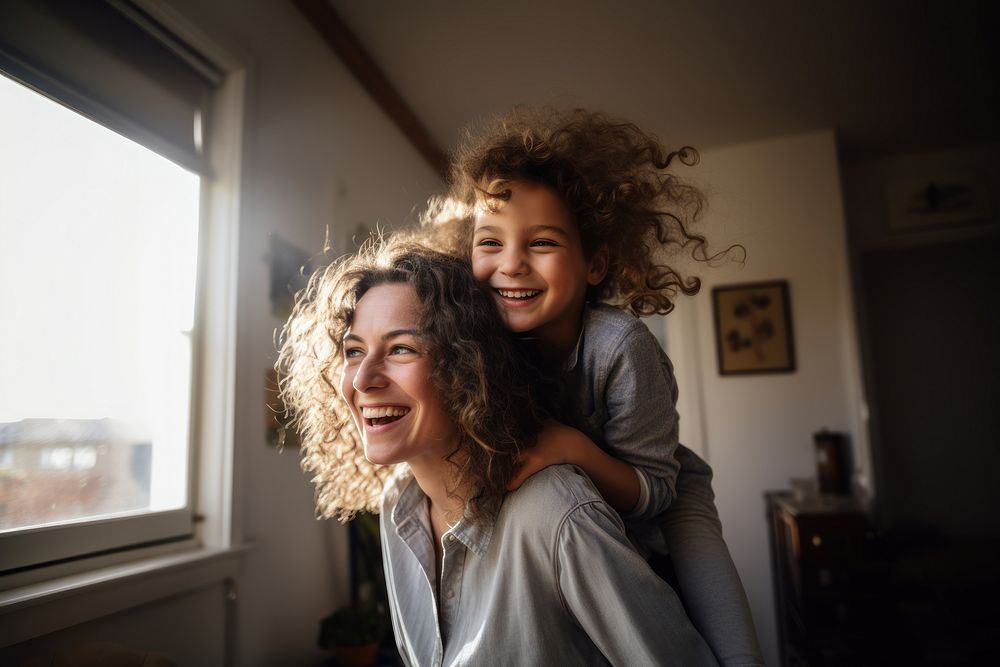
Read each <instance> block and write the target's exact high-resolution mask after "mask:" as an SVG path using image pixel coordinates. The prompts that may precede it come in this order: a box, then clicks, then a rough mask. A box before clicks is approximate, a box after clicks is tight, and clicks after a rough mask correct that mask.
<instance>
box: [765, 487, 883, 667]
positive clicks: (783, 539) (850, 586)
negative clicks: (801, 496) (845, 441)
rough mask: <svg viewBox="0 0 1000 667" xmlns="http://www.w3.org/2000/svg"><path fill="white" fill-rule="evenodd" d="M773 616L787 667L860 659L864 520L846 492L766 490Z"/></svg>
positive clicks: (863, 609) (865, 602) (864, 608)
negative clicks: (806, 496) (810, 495)
mask: <svg viewBox="0 0 1000 667" xmlns="http://www.w3.org/2000/svg"><path fill="white" fill-rule="evenodd" d="M765 498H766V500H767V508H768V525H769V526H770V533H771V534H770V542H771V564H772V570H773V576H774V592H775V600H776V608H777V614H778V639H779V643H780V649H781V663H782V665H784V666H786V667H802V666H804V665H810V666H812V667H818V666H822V665H845V664H860V660H858V658H860V655H859V653H861V652H863V651H864V647H865V644H866V643H867V642H866V641H865V638H864V635H865V629H864V627H863V625H864V624H863V622H862V621H861V619H863V618H864V617H865V616H866V611H867V610H868V609H870V608H871V607H870V605H869V604H868V603H869V602H870V600H867V599H866V598H867V594H866V592H865V590H866V585H865V578H866V576H867V573H868V570H867V569H866V566H865V562H866V559H865V549H866V539H867V538H866V535H867V534H868V532H869V523H868V520H867V517H866V516H865V513H864V512H863V511H862V508H861V507H860V506H859V505H858V504H857V503H856V502H855V501H854V500H853V499H851V498H850V497H847V496H833V495H820V496H818V497H816V498H814V499H811V500H807V501H798V500H796V499H795V498H794V497H793V496H792V494H791V493H787V492H770V493H767V494H765Z"/></svg>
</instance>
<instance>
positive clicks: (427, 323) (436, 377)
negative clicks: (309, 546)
mask: <svg viewBox="0 0 1000 667" xmlns="http://www.w3.org/2000/svg"><path fill="white" fill-rule="evenodd" d="M385 284H407V285H410V286H412V287H413V288H414V290H415V291H416V293H417V298H418V299H419V301H420V304H421V315H420V323H419V326H420V331H421V338H422V339H423V340H424V341H426V343H427V345H428V354H429V355H430V356H431V359H432V360H433V371H432V373H431V382H432V383H433V385H434V387H435V389H436V391H437V393H438V394H439V396H440V397H441V399H442V400H443V402H444V404H445V406H446V409H447V411H448V413H449V415H450V416H451V417H452V419H453V420H454V422H455V424H456V425H457V427H458V431H459V442H458V447H457V449H456V452H455V453H454V454H453V455H452V456H451V457H450V459H449V460H450V461H451V462H452V463H453V464H454V465H455V466H456V479H457V480H458V481H459V483H461V484H462V486H463V487H470V488H472V489H473V493H474V498H473V499H472V502H471V503H470V506H469V509H468V515H469V516H470V517H471V518H472V519H473V520H477V519H479V518H481V517H485V516H487V515H490V514H492V513H494V512H496V510H497V509H498V508H499V506H500V502H501V501H502V499H503V495H504V493H505V491H506V487H507V484H508V483H509V482H510V480H511V479H512V478H513V475H514V470H515V468H516V465H517V460H518V455H519V453H520V451H521V449H522V448H524V447H528V446H531V445H533V444H534V440H535V436H536V435H537V433H538V431H539V430H540V429H541V423H542V421H543V419H544V418H545V413H544V412H543V409H542V408H541V407H537V406H540V405H542V403H540V401H539V397H538V396H536V395H535V388H534V386H533V385H535V384H537V382H536V380H538V379H539V378H540V376H539V375H538V373H537V371H535V369H534V368H533V367H532V366H530V365H529V362H528V361H527V357H526V356H525V354H524V353H523V352H522V351H521V350H520V349H519V348H518V347H517V345H518V343H517V342H516V341H515V340H514V338H513V337H512V336H511V335H510V334H509V333H507V332H506V331H505V329H504V327H503V321H502V319H501V317H500V314H499V312H498V311H497V308H496V305H495V304H494V303H493V298H492V297H491V296H490V295H489V294H487V293H486V292H484V291H483V290H482V289H480V288H479V286H478V285H477V284H476V281H475V279H474V278H473V276H472V271H471V269H470V268H469V266H468V263H467V262H465V261H463V260H461V259H459V258H457V257H454V256H450V255H446V254H442V253H439V252H435V251H433V250H431V249H429V248H427V247H424V246H421V245H419V244H416V243H412V242H408V241H406V240H404V239H402V238H397V239H394V240H393V239H390V240H389V241H374V240H373V241H371V242H369V243H368V244H366V245H365V246H364V247H363V248H362V249H361V251H359V252H358V253H357V254H356V255H352V256H348V257H346V258H343V259H341V260H339V261H338V262H336V263H334V264H331V265H330V266H328V267H327V268H326V269H324V270H322V271H319V272H317V273H316V274H314V275H313V276H312V278H310V280H309V284H308V286H307V287H306V288H305V289H304V290H302V291H301V292H300V293H299V294H298V295H296V303H295V308H294V310H293V312H292V315H291V317H290V318H289V319H288V322H287V323H286V324H285V327H284V329H283V331H282V336H281V340H282V344H281V348H280V351H279V355H278V360H277V362H276V363H275V368H276V369H277V371H278V376H279V386H280V390H281V398H282V400H283V401H284V404H285V406H286V408H287V410H288V412H289V414H290V415H291V417H292V423H291V427H293V428H295V429H296V430H297V431H298V433H299V436H300V438H301V441H302V466H303V468H305V469H306V470H308V471H310V472H313V473H315V477H314V478H313V481H314V482H315V484H316V495H317V500H316V503H317V508H318V513H319V514H320V515H322V516H325V517H336V518H338V519H341V520H347V519H349V518H351V517H352V516H353V515H354V514H355V513H356V512H358V511H369V512H377V511H378V510H379V504H380V499H381V496H382V491H383V488H384V486H385V483H386V481H387V479H388V478H389V476H390V475H391V474H392V472H393V469H394V466H378V465H375V464H373V463H371V462H369V461H368V460H367V459H366V458H365V455H364V448H363V446H362V443H361V437H360V435H359V433H358V431H357V428H356V426H355V424H354V421H353V419H352V417H351V412H350V409H349V407H348V405H347V404H346V402H345V401H344V398H343V396H342V395H341V392H340V388H339V387H340V376H341V372H342V369H343V365H344V350H343V339H344V334H345V333H346V332H347V330H348V329H349V328H350V326H351V320H352V318H353V315H354V310H355V307H356V306H357V303H358V301H359V300H360V299H361V297H363V296H364V295H365V293H366V292H367V291H368V290H370V289H372V288H373V287H376V286H378V285H385Z"/></svg>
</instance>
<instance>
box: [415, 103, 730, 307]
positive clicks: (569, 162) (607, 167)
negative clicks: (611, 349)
mask: <svg viewBox="0 0 1000 667" xmlns="http://www.w3.org/2000/svg"><path fill="white" fill-rule="evenodd" d="M675 161H679V162H680V163H682V164H684V165H688V166H691V165H694V164H696V163H697V162H698V153H697V152H696V151H695V150H694V149H693V148H691V147H689V146H686V147H684V148H681V149H680V150H677V151H673V152H667V151H666V150H665V149H664V148H663V146H662V145H661V144H660V143H659V141H658V140H657V139H656V138H655V137H653V136H651V135H649V134H647V133H645V132H643V131H642V130H640V129H639V128H638V127H636V126H635V125H633V124H632V123H628V122H625V121H621V120H617V119H615V118H612V117H610V116H607V115H605V114H602V113H596V112H591V111H586V110H583V109H575V110H572V111H555V110H552V109H529V108H517V109H515V110H514V111H512V112H510V113H508V114H506V115H503V116H498V117H495V118H493V119H492V120H490V121H488V122H487V123H486V124H485V125H483V126H482V127H481V128H478V129H472V130H470V131H468V132H467V134H466V137H465V140H464V142H463V143H462V144H461V145H460V146H459V148H458V149H457V150H456V152H455V153H454V156H453V160H452V166H451V173H450V183H451V188H450V191H449V194H448V196H447V197H445V198H439V199H435V200H432V201H431V203H430V205H429V207H428V210H427V211H426V213H425V214H424V215H423V217H422V220H421V221H422V223H423V225H424V228H425V233H426V240H427V242H428V243H431V244H434V245H435V247H439V248H441V249H442V250H444V251H446V252H450V253H453V254H457V255H459V256H463V257H468V256H469V254H470V252H471V249H472V231H473V226H474V217H475V213H476V211H477V209H478V210H482V209H483V208H486V209H488V210H496V209H498V208H499V207H501V206H503V204H504V202H506V201H508V200H509V199H510V197H511V185H512V184H514V183H516V182H519V181H521V182H530V183H535V184H541V185H545V186H547V187H549V188H551V189H552V190H553V191H554V192H555V193H556V194H557V195H558V196H559V198H560V199H561V200H562V202H563V204H564V205H565V206H566V208H567V209H568V210H569V212H570V214H571V215H572V217H573V219H574V220H575V221H576V223H577V226H578V227H579V230H580V236H581V240H582V242H583V250H584V253H585V255H586V256H587V257H588V258H589V257H590V256H591V255H592V254H593V253H594V252H596V251H597V250H598V249H600V248H607V252H608V259H609V262H608V272H607V275H606V276H605V278H604V280H603V281H602V282H601V283H600V284H599V285H597V286H596V288H595V289H594V290H592V292H591V294H590V298H591V299H592V300H598V301H606V302H609V303H612V304H614V305H617V306H618V307H620V308H623V309H625V310H628V311H630V312H632V313H633V314H635V315H637V316H643V315H651V314H653V313H660V314H665V313H668V312H670V311H671V310H673V308H674V299H675V298H676V297H677V295H678V293H683V294H686V295H692V294H695V293H697V292H698V290H699V289H700V287H701V281H700V280H699V279H698V278H696V277H694V276H688V277H684V276H682V275H681V274H680V273H679V272H678V271H677V270H675V269H674V268H673V267H672V266H671V265H670V264H668V263H667V260H668V259H669V257H670V255H671V254H672V253H673V252H675V251H677V250H680V249H684V248H690V253H691V256H692V257H693V258H694V259H696V260H699V261H709V260H710V259H712V258H710V257H708V255H707V250H706V247H707V246H706V240H705V237H704V236H702V235H700V234H696V233H693V232H692V231H690V230H689V225H690V223H691V222H693V221H694V220H696V219H697V218H698V217H699V215H700V214H701V211H702V208H703V206H704V199H703V197H702V194H701V192H700V191H699V190H698V189H697V188H695V187H693V186H691V185H688V184H685V183H683V182H681V181H680V180H679V179H678V178H677V177H676V176H675V175H674V174H673V173H671V172H670V171H668V168H669V167H670V166H671V165H672V164H673V163H674V162H675ZM722 254H724V253H722Z"/></svg>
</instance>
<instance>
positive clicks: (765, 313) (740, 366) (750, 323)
mask: <svg viewBox="0 0 1000 667" xmlns="http://www.w3.org/2000/svg"><path fill="white" fill-rule="evenodd" d="M712 305H713V309H714V311H715V343H716V350H717V351H718V356H719V374H720V375H744V374H749V373H791V372H793V371H794V370H795V344H794V341H793V337H792V314H791V306H790V303H789V299H788V282H787V281H784V280H775V281H771V282H760V283H745V284H742V285H724V286H720V287H716V288H714V289H713V290H712Z"/></svg>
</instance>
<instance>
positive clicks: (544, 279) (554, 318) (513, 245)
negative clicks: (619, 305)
mask: <svg viewBox="0 0 1000 667" xmlns="http://www.w3.org/2000/svg"><path fill="white" fill-rule="evenodd" d="M606 270H607V265H606V261H605V260H604V256H603V253H601V252H597V253H594V256H593V257H591V258H589V259H588V258H587V257H586V256H585V255H584V252H583V244H582V243H581V241H580V231H579V229H578V228H577V225H576V223H575V222H574V221H573V218H572V216H571V215H570V212H569V211H568V210H567V209H566V206H565V205H564V204H563V203H562V201H561V200H560V199H559V197H558V196H557V195H556V193H555V192H553V191H552V190H551V189H550V188H547V187H545V186H543V185H535V184H532V183H523V182H519V183H515V184H513V186H512V187H511V197H510V200H509V201H507V202H505V203H504V204H503V205H502V206H501V207H500V209H499V210H497V211H495V212H493V211H483V212H481V213H479V214H478V215H477V216H476V222H475V229H474V231H473V239H472V272H473V273H474V274H475V276H476V280H478V281H479V282H481V283H483V284H485V285H487V286H488V287H489V288H490V289H491V290H492V292H493V295H494V298H495V299H496V301H497V304H498V305H499V307H500V311H501V313H502V314H503V316H504V321H505V322H506V324H507V328H508V329H510V330H511V331H517V332H526V331H531V332H533V333H535V334H536V335H538V336H539V337H540V338H541V339H542V341H543V342H544V343H545V344H546V345H548V346H550V347H553V348H555V349H557V350H560V351H565V353H569V351H570V350H572V348H573V345H575V344H576V338H577V336H578V335H579V329H580V317H581V314H582V312H583V304H584V299H585V297H586V294H587V288H588V287H589V286H591V285H597V284H598V283H600V282H601V280H603V278H604V274H605V273H606Z"/></svg>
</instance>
